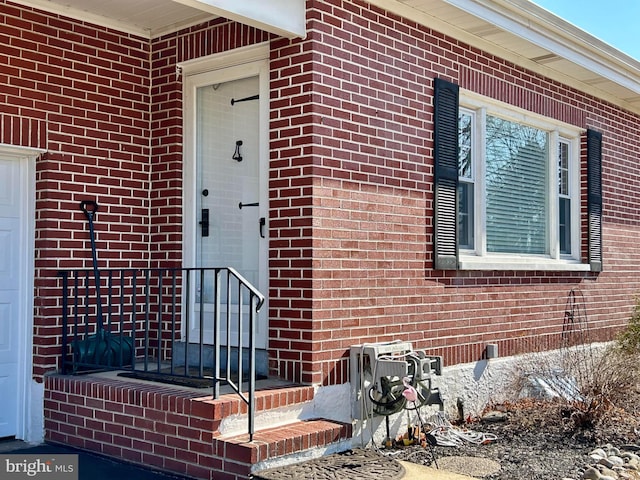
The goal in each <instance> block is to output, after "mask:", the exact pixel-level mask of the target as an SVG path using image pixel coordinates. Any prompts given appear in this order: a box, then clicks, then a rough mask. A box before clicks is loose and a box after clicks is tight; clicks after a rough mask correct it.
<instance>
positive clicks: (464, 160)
mask: <svg viewBox="0 0 640 480" xmlns="http://www.w3.org/2000/svg"><path fill="white" fill-rule="evenodd" d="M472 124H473V117H472V115H470V114H468V113H460V114H459V116H458V246H459V247H461V248H469V249H472V248H473V247H474V235H473V233H474V220H473V219H474V215H473V213H474V201H473V197H474V193H473V159H472V138H471V135H472V131H471V126H472Z"/></svg>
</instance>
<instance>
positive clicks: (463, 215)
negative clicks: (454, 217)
mask: <svg viewBox="0 0 640 480" xmlns="http://www.w3.org/2000/svg"><path fill="white" fill-rule="evenodd" d="M473 224H474V220H473V183H468V182H460V183H458V247H460V248H471V249H472V248H473V228H474V227H473Z"/></svg>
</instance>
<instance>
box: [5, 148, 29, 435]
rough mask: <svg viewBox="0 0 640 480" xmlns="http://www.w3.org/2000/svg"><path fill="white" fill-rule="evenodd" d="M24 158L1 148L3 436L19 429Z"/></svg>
mask: <svg viewBox="0 0 640 480" xmlns="http://www.w3.org/2000/svg"><path fill="white" fill-rule="evenodd" d="M21 167H22V166H21V162H20V161H16V160H15V159H7V158H5V157H3V156H2V153H1V152H0V438H2V437H10V436H15V435H16V434H17V432H18V416H19V415H18V399H19V397H20V390H21V385H20V381H21V379H20V378H19V372H20V368H19V366H20V365H19V359H20V353H21V352H20V342H21V341H22V339H23V334H22V331H21V328H22V326H23V324H24V322H25V312H24V311H23V307H22V305H21V301H20V299H21V297H22V296H23V295H24V292H22V291H21V286H22V285H23V284H24V281H23V280H24V275H25V274H26V272H24V271H23V265H22V262H21V259H22V258H24V255H25V253H26V251H25V250H23V240H24V239H23V238H22V222H23V221H24V219H22V218H21V199H22V197H23V195H22V194H23V192H22V191H21V186H22V185H23V182H22V181H21V175H20V174H21Z"/></svg>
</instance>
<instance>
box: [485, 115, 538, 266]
mask: <svg viewBox="0 0 640 480" xmlns="http://www.w3.org/2000/svg"><path fill="white" fill-rule="evenodd" d="M485 161H486V165H485V168H486V202H487V205H486V221H487V223H486V225H487V251H489V252H505V253H528V254H545V253H548V251H547V213H546V212H547V207H546V183H547V177H546V162H547V134H546V133H545V132H543V131H541V130H538V129H536V128H533V127H529V126H526V125H520V124H517V123H514V122H511V121H508V120H504V119H500V118H497V117H492V116H487V126H486V158H485Z"/></svg>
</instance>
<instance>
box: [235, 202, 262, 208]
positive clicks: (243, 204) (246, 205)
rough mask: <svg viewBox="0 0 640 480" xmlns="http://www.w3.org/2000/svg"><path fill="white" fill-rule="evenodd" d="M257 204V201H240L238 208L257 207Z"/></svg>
mask: <svg viewBox="0 0 640 480" xmlns="http://www.w3.org/2000/svg"><path fill="white" fill-rule="evenodd" d="M258 206H260V203H259V202H253V203H242V202H240V203H239V204H238V208H239V209H240V210H242V208H243V207H258Z"/></svg>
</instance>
